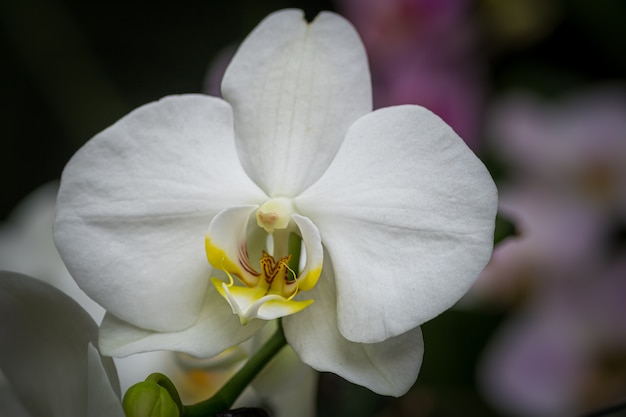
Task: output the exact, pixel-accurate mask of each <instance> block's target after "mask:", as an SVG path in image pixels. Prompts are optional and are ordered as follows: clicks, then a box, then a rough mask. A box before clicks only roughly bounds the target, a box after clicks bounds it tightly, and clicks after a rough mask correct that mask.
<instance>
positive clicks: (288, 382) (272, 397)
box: [252, 346, 319, 417]
mask: <svg viewBox="0 0 626 417" xmlns="http://www.w3.org/2000/svg"><path fill="white" fill-rule="evenodd" d="M318 376H319V374H318V373H317V372H316V371H315V370H314V369H312V368H311V367H310V366H308V365H306V364H304V363H303V362H302V361H301V360H300V359H299V358H298V356H297V355H296V353H295V352H294V351H293V349H292V348H291V347H290V346H285V347H284V348H283V349H282V350H281V351H280V352H279V353H278V354H277V355H276V357H275V358H274V359H272V361H271V362H270V363H269V364H268V365H267V366H266V367H265V368H264V369H263V371H261V373H260V374H259V375H258V376H257V377H256V378H255V379H254V380H253V381H252V386H253V387H254V389H255V392H256V393H257V395H258V396H259V398H260V399H261V402H262V403H266V404H268V405H269V411H270V412H271V415H272V416H275V417H293V416H298V417H313V416H315V415H316V412H315V411H316V410H315V408H316V407H315V404H316V399H317V381H318Z"/></svg>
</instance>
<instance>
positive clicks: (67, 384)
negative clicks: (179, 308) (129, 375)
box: [0, 272, 123, 417]
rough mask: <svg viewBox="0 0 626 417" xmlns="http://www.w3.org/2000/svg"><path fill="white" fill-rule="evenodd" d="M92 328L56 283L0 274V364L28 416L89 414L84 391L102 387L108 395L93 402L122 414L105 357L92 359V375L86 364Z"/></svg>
mask: <svg viewBox="0 0 626 417" xmlns="http://www.w3.org/2000/svg"><path fill="white" fill-rule="evenodd" d="M97 331H98V328H97V325H96V323H95V322H94V321H93V319H92V318H91V317H90V316H89V314H88V313H87V312H86V311H85V310H83V309H82V308H81V307H80V306H79V305H78V304H77V303H76V302H75V301H74V300H72V299H71V298H70V297H69V296H67V295H65V294H63V293H62V292H61V291H59V290H57V289H56V288H54V287H52V286H50V285H49V284H47V283H44V282H41V281H38V280H35V279H33V278H30V277H27V276H25V275H20V274H17V273H12V272H1V273H0V340H2V343H0V368H1V369H2V371H3V372H4V374H5V375H6V377H7V379H8V380H9V381H10V383H11V385H12V387H13V389H14V391H15V393H16V395H18V397H19V398H20V399H21V400H22V403H23V404H24V406H25V408H26V409H28V411H29V412H30V413H31V415H32V416H34V417H39V416H58V417H84V416H86V415H90V414H89V412H90V410H89V407H90V406H93V405H95V403H91V402H90V401H89V395H88V394H89V393H90V392H94V391H103V392H105V391H106V392H107V394H106V395H107V396H108V399H107V400H106V401H104V402H98V404H99V405H102V404H105V403H106V404H108V406H107V407H110V408H107V410H106V411H107V412H108V414H107V415H109V416H120V417H121V416H123V413H122V409H121V406H120V404H119V399H118V400H117V403H116V402H115V398H116V397H117V395H119V386H118V383H117V374H116V373H115V368H114V366H113V362H112V360H111V358H98V360H99V361H101V362H100V363H101V369H100V373H99V374H98V375H97V376H94V375H92V373H91V372H90V371H89V369H88V368H89V367H88V363H89V362H90V361H91V360H93V359H94V358H91V359H90V358H89V355H93V354H94V352H91V353H88V346H89V344H90V343H95V342H96V340H97ZM96 353H97V352H96ZM110 395H113V397H110ZM101 399H104V397H101ZM92 411H93V410H92ZM103 411H105V410H103Z"/></svg>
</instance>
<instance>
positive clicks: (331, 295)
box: [283, 267, 424, 396]
mask: <svg viewBox="0 0 626 417" xmlns="http://www.w3.org/2000/svg"><path fill="white" fill-rule="evenodd" d="M331 271H332V268H326V267H325V268H324V270H323V272H322V277H321V279H320V281H319V283H318V284H317V285H316V286H315V288H313V289H312V290H311V291H310V293H309V294H308V295H310V296H312V297H313V298H314V299H315V303H313V304H312V305H311V306H310V307H308V308H306V309H305V310H303V311H301V312H300V313H298V314H296V315H293V316H289V317H285V318H284V319H283V326H284V330H285V337H286V338H287V341H288V342H289V345H290V346H291V347H292V348H293V350H295V352H296V353H297V354H298V356H299V357H300V359H301V360H302V361H303V362H304V363H306V364H307V365H309V366H311V367H312V368H314V369H316V370H318V371H329V372H332V373H334V374H337V375H339V376H341V377H342V378H344V379H346V380H348V381H350V382H353V383H355V384H358V385H362V386H364V387H367V388H369V389H370V390H372V391H374V392H376V393H378V394H382V395H393V396H401V395H403V394H404V393H406V392H407V391H408V390H409V388H410V387H411V386H412V385H413V383H414V382H415V380H416V379H417V374H418V372H419V369H420V366H421V363H422V355H423V352H424V344H423V340H422V333H421V330H420V328H419V327H418V328H415V329H412V330H411V331H409V332H407V333H405V334H402V335H400V336H396V337H392V338H389V339H387V340H385V341H384V342H379V343H373V344H366V343H356V342H351V341H349V340H347V339H346V338H344V337H343V336H342V335H341V333H340V332H339V328H338V327H337V314H336V309H335V305H336V304H335V303H336V300H335V285H334V278H333V276H332V272H331ZM364 308H367V306H365V307H364Z"/></svg>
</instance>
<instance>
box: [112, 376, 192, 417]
mask: <svg viewBox="0 0 626 417" xmlns="http://www.w3.org/2000/svg"><path fill="white" fill-rule="evenodd" d="M122 407H123V408H124V413H125V414H126V417H179V416H180V412H179V410H178V406H177V405H176V402H174V400H173V399H172V397H171V396H170V394H169V393H168V392H167V390H166V389H165V388H163V387H161V386H160V385H158V384H157V383H155V382H152V381H143V382H139V383H137V384H135V385H133V386H132V387H130V388H129V389H128V391H126V394H125V395H124V401H122Z"/></svg>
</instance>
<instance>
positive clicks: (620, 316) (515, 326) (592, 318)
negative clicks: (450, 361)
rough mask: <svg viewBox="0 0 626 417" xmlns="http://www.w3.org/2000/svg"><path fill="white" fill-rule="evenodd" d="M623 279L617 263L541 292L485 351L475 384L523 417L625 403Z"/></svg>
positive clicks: (622, 264) (623, 266) (625, 269)
mask: <svg viewBox="0 0 626 417" xmlns="http://www.w3.org/2000/svg"><path fill="white" fill-rule="evenodd" d="M625 255H626V254H625ZM625 277H626V256H622V257H621V258H620V259H619V260H618V261H617V262H616V263H615V264H613V265H611V266H610V267H609V268H607V270H606V271H604V272H603V273H601V274H600V275H598V276H595V277H589V278H590V279H578V280H575V281H574V282H569V283H567V284H566V283H564V282H558V283H554V285H553V286H550V287H544V291H543V292H542V293H541V294H539V296H538V297H537V298H536V299H535V300H533V302H532V303H531V304H529V305H528V306H527V308H526V309H525V310H524V311H523V312H522V313H521V314H519V315H518V316H517V317H516V318H515V319H514V320H512V321H511V322H510V323H508V324H507V325H505V326H504V327H503V328H502V329H501V331H500V333H499V334H497V335H496V337H495V339H494V341H493V342H492V344H491V346H490V347H489V349H488V350H487V351H486V352H485V354H484V358H483V363H482V366H481V367H480V368H479V369H480V375H479V379H480V383H481V384H482V388H483V392H484V393H485V395H486V396H487V397H488V399H489V400H491V402H492V403H493V404H494V405H496V406H499V407H500V408H501V409H503V410H506V411H507V412H509V413H511V415H518V416H524V417H535V416H536V417H542V416H546V417H552V416H571V415H577V414H581V413H583V412H590V411H592V410H595V409H599V408H603V407H606V406H607V405H610V404H613V403H616V402H618V401H619V400H620V399H622V397H623V388H624V386H626V321H624V317H626V303H624V300H626V279H625Z"/></svg>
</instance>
